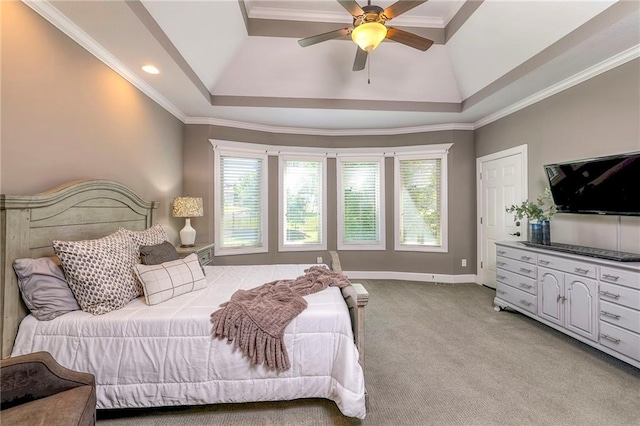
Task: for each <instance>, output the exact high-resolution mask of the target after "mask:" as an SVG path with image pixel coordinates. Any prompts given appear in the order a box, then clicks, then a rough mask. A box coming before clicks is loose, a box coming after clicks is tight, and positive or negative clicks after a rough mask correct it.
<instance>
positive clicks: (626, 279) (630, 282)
mask: <svg viewBox="0 0 640 426" xmlns="http://www.w3.org/2000/svg"><path fill="white" fill-rule="evenodd" d="M600 281H606V282H609V283H614V284H620V285H624V286H627V287H631V288H635V289H638V290H640V272H632V271H626V270H622V269H616V268H609V267H606V266H602V267H600Z"/></svg>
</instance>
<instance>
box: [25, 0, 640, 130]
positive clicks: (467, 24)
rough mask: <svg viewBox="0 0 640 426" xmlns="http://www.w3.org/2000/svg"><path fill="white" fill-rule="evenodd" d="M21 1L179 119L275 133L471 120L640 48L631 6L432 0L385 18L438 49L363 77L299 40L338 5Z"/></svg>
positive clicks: (327, 0)
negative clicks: (145, 68) (151, 69)
mask: <svg viewBox="0 0 640 426" xmlns="http://www.w3.org/2000/svg"><path fill="white" fill-rule="evenodd" d="M25 2H26V3H27V4H28V5H29V6H31V7H32V8H33V9H34V10H36V11H37V12H39V13H40V14H42V15H43V16H44V17H45V18H47V19H48V20H49V21H51V22H52V23H54V25H56V26H58V27H59V28H60V29H62V30H63V31H65V32H66V33H67V34H68V35H70V36H71V37H72V38H74V39H75V40H76V41H78V42H79V43H80V44H81V45H83V46H84V47H85V48H87V49H88V50H89V51H90V52H92V53H93V54H95V55H96V56H97V57H98V58H99V59H101V60H103V61H104V62H105V63H107V64H108V65H109V66H111V67H112V68H114V69H115V70H116V71H118V72H119V73H120V74H122V75H123V76H124V77H125V78H127V79H128V80H129V81H131V82H132V83H133V84H134V85H136V86H137V87H138V88H140V89H141V90H142V91H143V92H145V93H147V94H148V95H149V96H151V97H152V98H153V99H154V100H156V101H157V102H158V103H159V104H161V105H162V106H163V107H165V108H166V109H167V110H169V111H170V112H172V113H173V114H174V115H176V116H177V117H178V118H180V119H181V120H182V121H184V122H186V123H214V124H215V123H219V124H225V123H226V124H230V125H235V126H239V127H246V128H261V129H265V130H273V131H292V132H306V133H314V132H342V133H349V132H352V133H367V132H369V133H384V132H403V131H407V132H408V131H415V130H419V129H427V128H476V127H478V126H480V125H482V124H485V123H487V122H490V121H492V120H494V119H497V118H499V117H501V116H504V115H506V114H508V113H509V112H512V111H515V110H517V109H519V108H521V107H524V106H527V105H529V104H531V103H533V102H535V101H537V100H539V99H542V98H544V97H545V96H549V95H551V94H553V93H556V92H557V91H560V90H563V89H565V88H568V87H571V86H572V85H574V84H576V83H578V82H580V81H583V80H585V79H587V78H590V77H592V76H595V75H597V74H598V73H600V72H603V71H606V70H607V69H610V68H612V67H614V66H617V65H620V64H622V63H624V62H626V61H629V60H631V59H634V58H637V57H638V56H640V11H639V9H640V6H639V5H640V3H639V2H637V1H618V2H616V1H613V0H609V1H605V0H582V1H579V0H573V1H570V0H565V1H560V0H555V1H540V0H535V1H534V0H529V1H518V0H509V1H504V0H503V1H497V0H485V1H484V2H474V3H471V2H465V1H464V0H430V1H428V2H426V3H424V4H421V5H420V6H418V7H416V8H415V9H412V10H411V11H409V12H407V13H405V14H403V15H402V16H400V17H397V18H396V19H393V20H392V21H390V22H389V24H388V25H389V26H396V27H399V28H404V29H406V30H407V31H410V32H417V33H419V34H420V35H422V36H427V34H435V36H436V37H434V40H436V43H435V44H434V45H433V46H432V47H431V48H430V49H429V50H427V51H426V52H421V51H419V50H415V49H412V48H410V47H407V46H405V45H402V44H399V43H395V42H392V41H385V42H384V43H382V44H381V45H380V46H379V47H378V48H377V49H376V50H374V51H373V52H372V53H371V54H370V55H369V65H370V68H369V69H365V70H363V71H359V72H353V71H351V67H352V64H353V58H354V56H355V53H356V48H357V47H356V45H355V44H354V43H353V42H352V41H351V40H350V39H348V37H347V38H345V39H339V40H331V41H327V42H323V43H319V44H316V45H312V46H309V47H306V48H302V47H300V46H299V45H298V43H297V40H298V39H299V38H303V37H308V36H312V35H315V34H318V33H320V32H325V31H330V30H332V29H337V28H342V27H346V26H350V25H351V21H352V18H351V16H350V15H349V13H348V12H347V11H346V10H345V9H343V8H342V7H341V6H340V4H338V2H337V1H334V0H321V1H317V0H316V1H312V0H288V1H266V0H245V2H244V3H241V2H239V1H237V0H215V1H202V0H199V1H151V0H143V1H142V2H138V1H134V2H129V4H127V3H125V2H123V1H54V2H46V1H31V0H25ZM359 3H360V5H365V2H364V1H362V0H361V1H360V2H359ZM372 3H373V4H375V5H378V6H380V7H382V8H384V7H387V6H389V5H391V4H392V3H393V1H374V2H372ZM244 12H246V15H245V16H243V13H244ZM249 34H251V35H249ZM147 63H153V64H155V65H156V66H158V68H159V69H160V70H161V72H160V74H159V75H149V74H146V73H144V72H142V71H141V66H142V65H144V64H147ZM368 80H370V81H368ZM639 86H640V82H639ZM434 126H435V127H434ZM438 126H439V127H438ZM301 129H305V130H301Z"/></svg>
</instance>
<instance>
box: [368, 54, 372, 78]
mask: <svg viewBox="0 0 640 426" xmlns="http://www.w3.org/2000/svg"><path fill="white" fill-rule="evenodd" d="M372 56H373V55H369V60H368V61H367V84H371V57H372Z"/></svg>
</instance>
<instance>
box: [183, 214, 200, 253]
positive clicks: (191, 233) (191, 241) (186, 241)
mask: <svg viewBox="0 0 640 426" xmlns="http://www.w3.org/2000/svg"><path fill="white" fill-rule="evenodd" d="M185 222H186V223H185V225H184V228H182V229H181V230H180V244H181V246H182V247H193V246H195V243H196V230H195V229H193V227H192V226H191V218H187V220H186V221H185Z"/></svg>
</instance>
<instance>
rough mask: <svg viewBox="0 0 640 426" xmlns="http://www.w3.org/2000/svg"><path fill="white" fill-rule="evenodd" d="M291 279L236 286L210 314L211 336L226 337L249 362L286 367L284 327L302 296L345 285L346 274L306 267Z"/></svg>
mask: <svg viewBox="0 0 640 426" xmlns="http://www.w3.org/2000/svg"><path fill="white" fill-rule="evenodd" d="M304 272H305V275H301V276H299V277H298V278H296V279H293V280H279V281H273V282H270V283H266V284H263V285H261V286H260V287H256V288H254V289H251V290H238V291H236V292H235V293H233V295H232V296H231V300H229V301H228V302H225V303H223V304H222V305H220V306H221V309H218V310H217V311H215V312H214V313H212V314H211V323H212V324H213V327H212V329H211V334H212V336H213V337H218V338H220V339H221V338H224V337H226V338H227V340H228V341H229V342H231V341H233V345H234V347H235V348H240V350H242V353H243V354H244V355H245V356H247V357H249V359H250V360H251V362H252V363H254V364H262V363H266V364H267V366H269V367H270V368H274V369H278V370H288V369H289V368H290V367H291V365H290V364H289V356H288V355H287V348H286V347H285V345H284V340H283V338H284V330H285V328H286V327H287V325H289V323H290V322H291V321H292V320H293V319H294V318H295V317H296V316H297V315H299V314H300V313H301V312H302V311H304V310H305V309H306V308H307V301H306V300H304V298H303V296H306V295H308V294H312V293H316V292H318V291H321V290H324V289H325V288H327V287H329V286H332V287H340V288H342V287H346V286H347V285H349V281H348V280H347V277H345V276H344V275H342V274H341V273H339V272H333V271H330V270H329V269H327V268H325V267H322V266H312V267H310V268H309V269H306V270H305V271H304Z"/></svg>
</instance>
